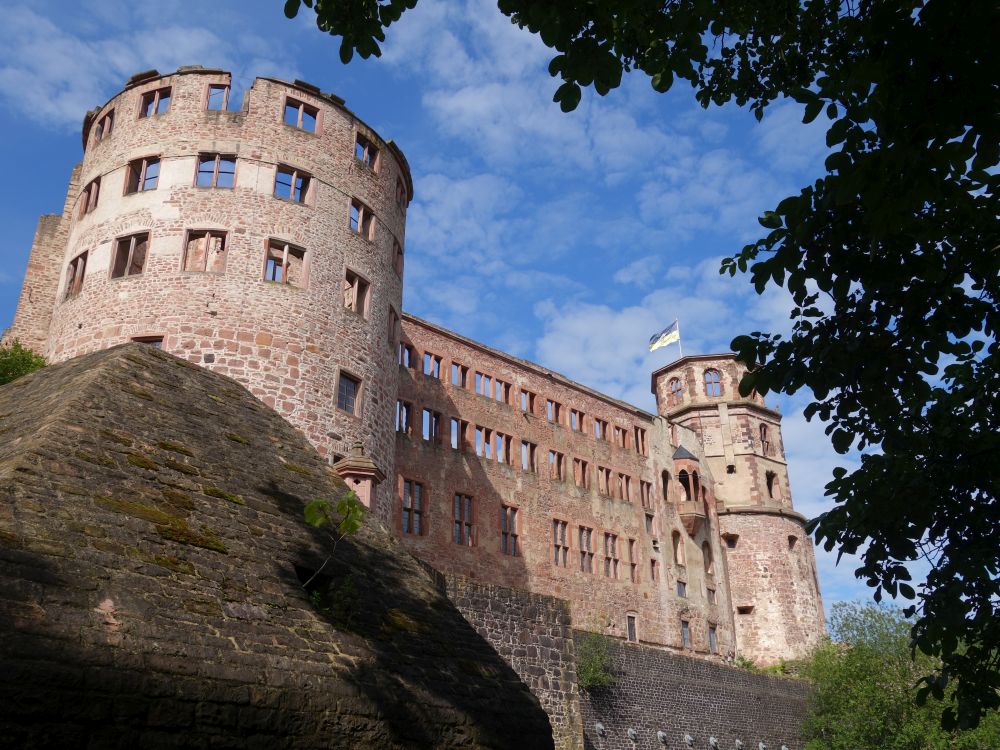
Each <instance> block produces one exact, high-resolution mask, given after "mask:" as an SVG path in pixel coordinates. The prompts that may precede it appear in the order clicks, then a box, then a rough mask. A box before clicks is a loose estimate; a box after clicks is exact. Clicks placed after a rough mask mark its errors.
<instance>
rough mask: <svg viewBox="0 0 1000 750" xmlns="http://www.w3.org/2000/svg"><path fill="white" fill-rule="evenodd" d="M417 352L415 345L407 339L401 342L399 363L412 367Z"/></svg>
mask: <svg viewBox="0 0 1000 750" xmlns="http://www.w3.org/2000/svg"><path fill="white" fill-rule="evenodd" d="M415 358H416V352H415V351H414V350H413V347H412V346H410V345H409V344H407V343H406V342H405V341H400V342H399V364H400V365H402V366H403V367H407V368H412V367H413V365H414V364H415Z"/></svg>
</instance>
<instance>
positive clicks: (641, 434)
mask: <svg viewBox="0 0 1000 750" xmlns="http://www.w3.org/2000/svg"><path fill="white" fill-rule="evenodd" d="M635 449H636V450H637V451H638V452H639V454H640V455H642V456H648V455H649V445H648V444H647V443H646V431H645V430H644V429H642V428H641V427H636V428H635Z"/></svg>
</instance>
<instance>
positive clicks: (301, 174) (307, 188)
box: [271, 162, 316, 206]
mask: <svg viewBox="0 0 1000 750" xmlns="http://www.w3.org/2000/svg"><path fill="white" fill-rule="evenodd" d="M283 174H286V175H288V176H289V177H290V181H289V183H288V195H287V196H284V195H278V184H279V183H278V177H279V176H281V175H283ZM298 180H301V181H302V185H301V187H300V188H299V189H298V190H299V197H297V198H296V197H295V190H296V187H295V186H296V182H297V181H298ZM315 184H316V181H315V180H314V179H313V176H312V173H311V172H307V171H305V170H304V169H299V168H298V167H293V166H292V165H291V164H286V163H285V162H278V163H277V164H275V165H274V188H273V190H272V191H271V196H272V197H273V198H277V199H278V200H279V201H284V202H285V203H294V204H297V205H299V206H312V205H313V204H314V203H315V202H316V189H315Z"/></svg>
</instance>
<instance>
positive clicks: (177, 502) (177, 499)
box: [160, 487, 194, 510]
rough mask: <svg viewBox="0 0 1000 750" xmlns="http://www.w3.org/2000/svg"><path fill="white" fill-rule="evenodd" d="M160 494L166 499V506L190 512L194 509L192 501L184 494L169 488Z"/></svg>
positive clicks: (162, 490)
mask: <svg viewBox="0 0 1000 750" xmlns="http://www.w3.org/2000/svg"><path fill="white" fill-rule="evenodd" d="M160 492H162V493H163V497H164V498H165V499H166V501H167V504H168V505H172V506H173V507H175V508H180V509H182V510H191V509H192V508H194V501H193V500H192V499H191V496H190V495H189V494H187V493H186V492H181V491H180V490H175V489H171V488H170V487H167V488H165V489H161V490H160Z"/></svg>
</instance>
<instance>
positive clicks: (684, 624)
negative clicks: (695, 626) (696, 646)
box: [681, 620, 691, 648]
mask: <svg viewBox="0 0 1000 750" xmlns="http://www.w3.org/2000/svg"><path fill="white" fill-rule="evenodd" d="M681 645H682V646H683V647H684V648H691V623H689V622H688V621H687V620H681Z"/></svg>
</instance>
